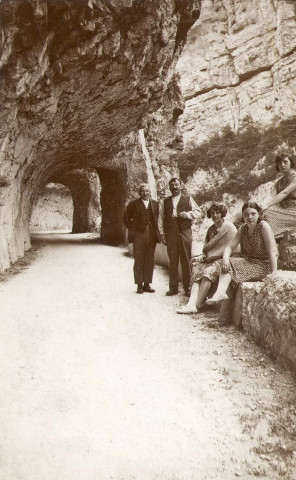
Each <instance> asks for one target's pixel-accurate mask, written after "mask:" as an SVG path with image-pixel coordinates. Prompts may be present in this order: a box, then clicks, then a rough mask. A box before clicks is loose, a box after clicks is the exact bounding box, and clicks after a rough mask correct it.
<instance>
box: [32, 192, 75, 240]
mask: <svg viewBox="0 0 296 480" xmlns="http://www.w3.org/2000/svg"><path fill="white" fill-rule="evenodd" d="M72 223H73V201H72V195H71V192H70V190H69V189H68V188H67V187H65V186H64V185H61V184H56V183H49V184H48V185H46V186H45V187H44V188H43V189H42V191H41V192H40V194H39V195H38V198H37V201H36V203H35V205H34V207H33V212H32V216H31V220H30V231H31V232H46V231H52V230H67V231H70V232H71V230H72Z"/></svg>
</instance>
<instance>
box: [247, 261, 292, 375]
mask: <svg viewBox="0 0 296 480" xmlns="http://www.w3.org/2000/svg"><path fill="white" fill-rule="evenodd" d="M242 293H243V295H242V299H243V300H242V327H243V329H244V331H245V333H246V334H247V335H249V336H250V337H252V338H253V339H255V340H256V342H257V343H258V344H260V345H262V346H263V347H264V348H265V349H266V350H267V352H268V353H269V354H270V355H271V356H272V357H274V358H280V359H282V360H283V361H285V362H286V363H287V364H290V365H292V366H293V368H296V272H288V271H280V270H279V271H278V272H276V273H273V274H272V275H269V276H268V277H266V279H264V280H263V282H255V283H244V284H243V287H242Z"/></svg>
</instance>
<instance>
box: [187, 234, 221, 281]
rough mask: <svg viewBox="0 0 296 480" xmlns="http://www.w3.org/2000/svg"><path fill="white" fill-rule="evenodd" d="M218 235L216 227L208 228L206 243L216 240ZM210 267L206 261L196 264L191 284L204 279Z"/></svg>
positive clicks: (193, 268)
mask: <svg viewBox="0 0 296 480" xmlns="http://www.w3.org/2000/svg"><path fill="white" fill-rule="evenodd" d="M217 233H218V229H217V228H216V226H215V225H211V226H210V227H209V228H208V231H207V234H206V238H205V243H208V242H209V241H210V240H212V238H214V237H215V236H216V235H217ZM208 266H209V263H207V262H205V261H202V260H200V261H198V262H196V264H195V265H194V267H192V275H191V280H190V283H191V284H192V283H194V282H198V281H199V280H201V279H202V277H203V273H204V271H205V269H206V268H208Z"/></svg>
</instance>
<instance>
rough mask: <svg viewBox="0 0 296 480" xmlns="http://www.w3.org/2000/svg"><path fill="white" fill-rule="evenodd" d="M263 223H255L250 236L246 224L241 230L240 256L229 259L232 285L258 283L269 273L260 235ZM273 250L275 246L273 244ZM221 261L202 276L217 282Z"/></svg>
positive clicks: (267, 259)
mask: <svg viewBox="0 0 296 480" xmlns="http://www.w3.org/2000/svg"><path fill="white" fill-rule="evenodd" d="M263 224H264V221H260V222H259V223H257V225H256V227H255V229H254V232H253V233H252V234H251V235H250V234H249V229H248V226H247V225H246V224H244V225H242V226H241V227H240V230H241V241H240V245H241V256H240V257H230V272H229V273H230V275H231V278H232V281H233V282H234V284H238V283H241V282H258V281H260V280H262V279H263V278H264V277H265V276H266V275H268V274H269V273H271V268H270V262H269V258H268V252H267V249H266V246H265V242H264V238H263V235H262V227H263ZM274 248H275V249H276V246H275V244H274ZM221 263H222V260H218V261H216V262H214V263H213V264H212V265H210V266H209V267H208V268H207V269H206V270H205V271H204V273H203V276H204V277H206V278H208V279H209V280H210V281H211V282H213V283H215V282H217V281H218V278H219V274H220V271H221Z"/></svg>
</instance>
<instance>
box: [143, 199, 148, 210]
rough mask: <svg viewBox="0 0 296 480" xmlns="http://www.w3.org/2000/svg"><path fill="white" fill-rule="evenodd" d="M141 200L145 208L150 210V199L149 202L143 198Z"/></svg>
mask: <svg viewBox="0 0 296 480" xmlns="http://www.w3.org/2000/svg"><path fill="white" fill-rule="evenodd" d="M141 200H142V202H143V203H144V205H145V207H146V208H148V207H149V198H148V200H143V198H141Z"/></svg>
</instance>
